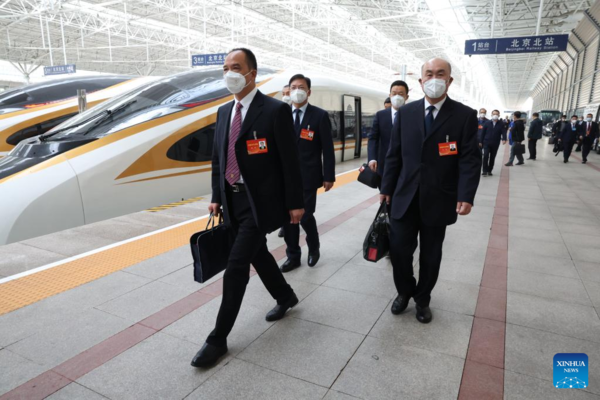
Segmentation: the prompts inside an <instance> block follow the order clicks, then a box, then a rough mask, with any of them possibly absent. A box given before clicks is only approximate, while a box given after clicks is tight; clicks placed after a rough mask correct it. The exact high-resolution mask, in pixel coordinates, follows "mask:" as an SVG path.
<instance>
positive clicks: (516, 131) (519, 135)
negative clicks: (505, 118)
mask: <svg viewBox="0 0 600 400" xmlns="http://www.w3.org/2000/svg"><path fill="white" fill-rule="evenodd" d="M510 137H511V138H512V141H513V143H515V142H519V143H521V142H523V141H525V122H523V120H520V119H518V120H516V121H515V123H514V124H513V127H512V129H511V130H510Z"/></svg>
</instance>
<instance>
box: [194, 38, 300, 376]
mask: <svg viewBox="0 0 600 400" xmlns="http://www.w3.org/2000/svg"><path fill="white" fill-rule="evenodd" d="M223 72H224V80H225V85H226V86H227V89H229V91H230V92H231V93H233V94H234V101H232V102H229V103H227V104H225V105H223V106H222V107H220V108H219V110H218V113H217V123H216V127H215V138H214V147H213V160H212V190H213V193H212V200H211V204H210V206H209V208H208V209H209V211H210V212H211V213H213V214H214V215H219V214H220V212H221V206H223V213H224V215H225V222H226V223H227V224H229V225H230V226H231V227H232V229H233V231H234V233H235V240H234V242H233V246H232V248H231V252H230V254H229V260H228V263H227V268H226V269H225V274H224V275H223V299H222V301H221V308H220V309H219V314H218V316H217V322H216V326H215V328H214V330H213V331H212V332H211V333H210V335H209V336H208V338H207V339H206V343H205V344H204V346H203V347H202V349H200V351H198V353H197V354H196V356H195V357H194V359H193V360H192V365H193V366H194V367H209V366H211V365H213V364H215V363H216V362H217V361H218V359H219V358H220V357H221V356H223V355H224V354H225V353H227V336H228V335H229V333H230V332H231V329H232V328H233V325H234V323H235V320H236V318H237V315H238V312H239V311H240V306H241V305H242V300H243V298H244V293H245V291H246V285H247V284H248V280H249V275H250V263H252V265H253V266H254V268H255V269H256V272H257V273H258V276H259V277H260V279H261V281H262V282H263V284H264V285H265V287H266V288H267V290H268V291H269V293H270V294H271V296H273V298H274V299H275V300H277V306H276V307H275V308H274V309H272V310H271V311H270V312H269V313H268V314H267V316H266V319H267V321H275V320H278V319H281V318H283V316H284V314H285V312H286V311H287V310H288V309H289V308H291V307H293V306H295V305H296V304H297V303H298V298H297V297H296V295H295V294H294V291H293V290H292V288H291V287H290V285H288V284H287V282H286V281H285V278H284V277H283V275H282V274H281V271H280V270H279V267H278V266H277V262H276V261H275V259H274V258H273V255H271V253H270V252H269V250H268V249H267V239H266V234H267V233H270V232H273V231H274V230H276V229H278V228H279V227H280V226H282V225H283V223H284V221H288V220H289V221H291V223H292V224H298V223H299V222H300V219H301V218H302V215H303V214H304V210H303V207H304V200H303V196H302V177H301V175H300V165H299V162H298V150H297V148H296V144H295V143H294V136H293V135H294V126H293V124H292V115H291V111H290V107H289V106H287V105H286V104H285V103H283V102H281V101H279V100H276V99H273V98H271V97H269V96H265V95H264V94H262V93H261V92H260V91H258V89H257V88H256V75H257V63H256V57H255V56H254V54H253V53H252V52H251V51H250V50H248V49H243V48H242V49H234V50H232V51H230V52H229V54H228V55H227V57H226V58H225V64H224V65H223Z"/></svg>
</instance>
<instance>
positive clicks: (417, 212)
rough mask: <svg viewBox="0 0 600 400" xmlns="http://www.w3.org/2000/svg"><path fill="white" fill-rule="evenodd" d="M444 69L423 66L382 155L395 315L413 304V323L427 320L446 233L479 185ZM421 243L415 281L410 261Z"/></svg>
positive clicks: (464, 116)
mask: <svg viewBox="0 0 600 400" xmlns="http://www.w3.org/2000/svg"><path fill="white" fill-rule="evenodd" d="M451 73H452V68H451V66H450V63H448V62H447V61H446V60H443V59H440V58H434V59H432V60H429V61H427V62H426V63H425V64H424V65H423V67H422V71H421V77H422V78H421V79H420V80H419V81H420V82H421V87H422V88H423V91H424V92H425V98H424V99H423V100H420V101H416V102H413V103H409V104H407V105H405V106H404V107H401V108H400V109H399V110H398V115H397V116H396V121H395V122H394V127H393V129H392V141H391V144H390V150H389V152H388V154H387V157H386V160H385V163H386V166H385V171H384V174H383V183H382V186H381V201H386V202H387V203H388V204H390V202H391V211H390V256H391V259H392V265H393V269H394V283H395V284H396V288H397V290H398V297H397V298H396V299H395V300H394V302H393V304H392V310H391V311H392V313H393V314H400V313H401V312H402V311H404V310H405V309H406V307H407V306H408V301H409V299H410V298H411V297H413V298H414V300H415V303H416V310H417V320H418V321H419V322H422V323H428V322H430V321H431V319H432V314H431V309H430V308H429V302H430V300H431V291H432V290H433V288H434V286H435V283H436V282H437V278H438V274H439V270H440V263H441V261H442V245H443V243H444V237H445V235H446V226H447V225H451V224H453V223H455V222H456V219H457V214H458V215H467V214H469V213H470V212H471V207H472V205H473V201H474V199H475V192H476V191H477V187H478V185H479V178H480V175H479V171H480V168H481V153H480V151H479V147H478V145H477V112H476V111H475V110H473V109H472V108H470V107H467V106H465V105H464V104H462V103H459V102H457V101H454V100H452V99H450V98H449V97H448V96H447V92H448V87H449V86H450V84H451V83H452V80H453V79H452V75H451ZM417 237H419V238H420V240H421V246H420V256H419V281H418V283H417V281H416V280H415V277H414V273H413V253H414V251H415V250H416V247H417Z"/></svg>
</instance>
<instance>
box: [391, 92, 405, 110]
mask: <svg viewBox="0 0 600 400" xmlns="http://www.w3.org/2000/svg"><path fill="white" fill-rule="evenodd" d="M390 100H391V101H392V106H393V107H394V108H400V107H402V106H403V105H404V97H402V96H400V95H399V94H397V95H395V96H392V98H391V99H390Z"/></svg>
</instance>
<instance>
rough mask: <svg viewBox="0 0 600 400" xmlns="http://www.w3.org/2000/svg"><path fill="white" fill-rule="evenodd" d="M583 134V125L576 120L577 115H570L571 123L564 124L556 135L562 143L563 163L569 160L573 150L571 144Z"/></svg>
mask: <svg viewBox="0 0 600 400" xmlns="http://www.w3.org/2000/svg"><path fill="white" fill-rule="evenodd" d="M583 135H584V130H583V125H580V124H579V123H578V120H577V115H573V116H572V117H571V123H570V124H566V125H565V126H564V127H563V129H562V130H561V131H560V134H559V135H558V141H559V142H560V143H562V145H563V157H564V163H565V164H566V163H568V162H569V157H570V156H571V152H572V151H573V146H574V145H575V142H576V141H577V139H578V138H579V137H581V136H583Z"/></svg>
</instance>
